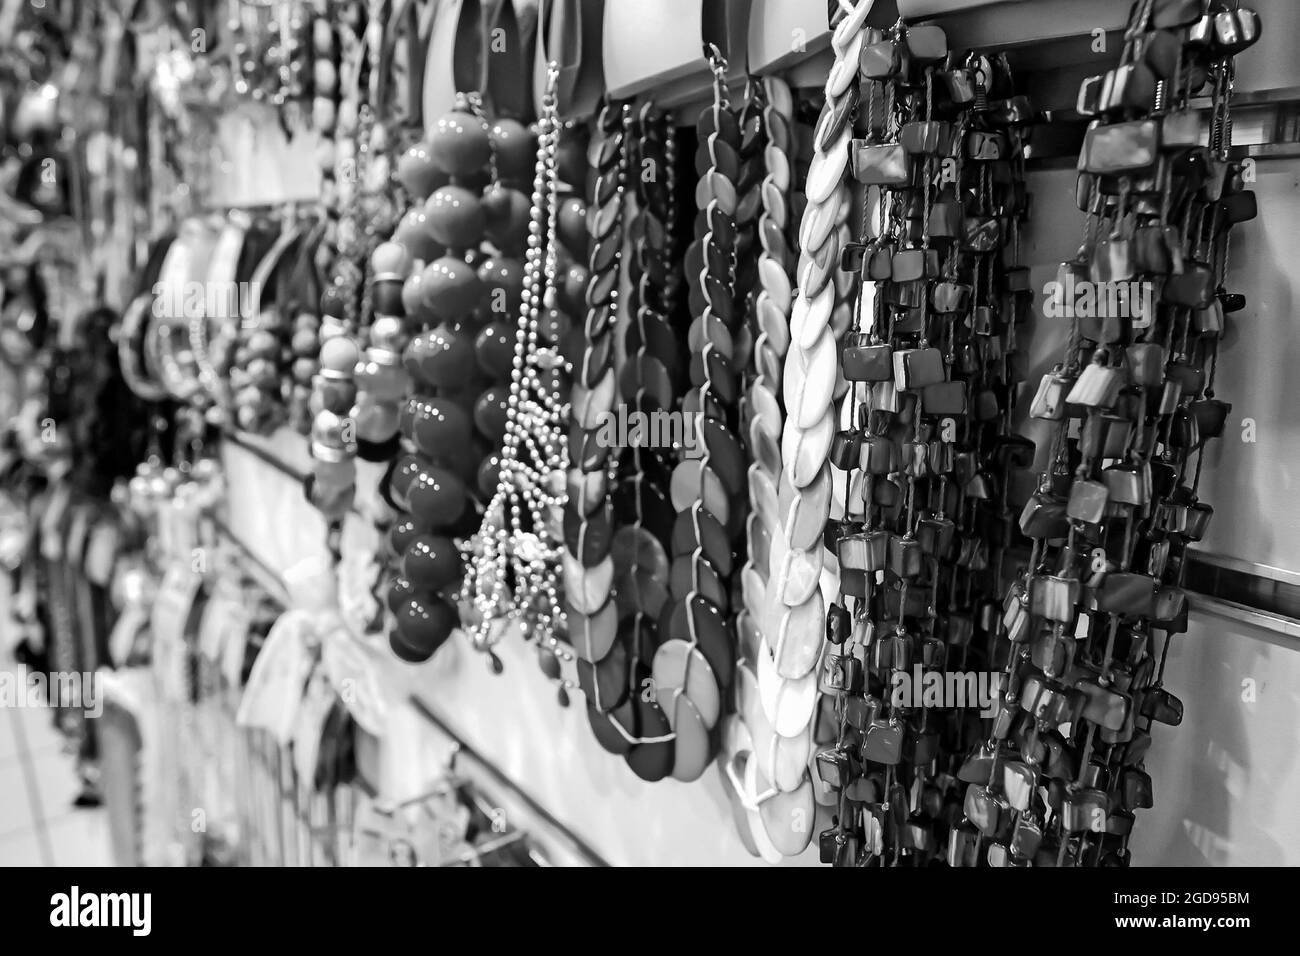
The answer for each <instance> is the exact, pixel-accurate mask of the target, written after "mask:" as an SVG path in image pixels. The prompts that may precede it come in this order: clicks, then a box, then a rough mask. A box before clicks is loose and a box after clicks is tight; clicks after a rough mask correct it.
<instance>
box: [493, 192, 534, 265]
mask: <svg viewBox="0 0 1300 956" xmlns="http://www.w3.org/2000/svg"><path fill="white" fill-rule="evenodd" d="M482 205H483V212H484V214H485V216H486V217H487V237H488V238H489V239H490V240H492V245H494V246H496V247H497V248H498V249H500V250H501V252H502V253H503V254H505V255H508V256H516V255H519V254H521V253H522V252H523V250H524V248H525V247H526V246H527V245H528V220H529V215H530V210H531V208H532V204H531V201H530V200H529V198H528V197H527V196H526V195H524V194H523V193H522V192H520V191H519V190H518V189H510V188H508V187H506V186H501V185H496V186H492V187H490V188H489V189H487V190H486V191H485V192H484V193H483V200H482Z"/></svg>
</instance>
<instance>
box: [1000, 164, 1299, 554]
mask: <svg viewBox="0 0 1300 956" xmlns="http://www.w3.org/2000/svg"><path fill="white" fill-rule="evenodd" d="M1256 174H1257V177H1258V182H1256V183H1255V184H1254V187H1253V188H1254V189H1255V191H1256V193H1257V194H1258V196H1259V208H1260V218H1259V219H1257V220H1255V221H1254V222H1250V223H1245V224H1243V225H1241V226H1239V227H1237V228H1236V229H1235V230H1233V238H1232V253H1231V258H1230V261H1229V274H1228V288H1229V289H1231V290H1234V291H1240V292H1244V293H1245V294H1246V296H1247V308H1246V311H1244V312H1242V313H1239V314H1238V315H1237V316H1235V317H1233V318H1230V319H1229V323H1230V330H1229V332H1228V334H1227V336H1226V337H1225V339H1224V341H1223V344H1222V346H1221V347H1220V352H1219V356H1220V357H1219V369H1218V373H1217V377H1216V379H1215V386H1216V392H1217V394H1218V396H1219V397H1220V398H1222V399H1224V400H1226V401H1228V402H1231V403H1232V414H1231V415H1230V416H1229V419H1228V428H1227V431H1226V433H1225V435H1224V437H1223V438H1222V439H1221V440H1220V441H1217V442H1213V443H1211V445H1210V447H1209V450H1208V451H1207V453H1206V456H1205V472H1204V476H1203V477H1202V479H1201V494H1200V497H1201V498H1202V499H1203V500H1205V501H1208V502H1209V503H1210V504H1211V505H1213V506H1214V509H1215V516H1214V520H1213V521H1212V522H1211V524H1210V533H1209V535H1208V537H1207V538H1206V540H1205V541H1203V542H1202V543H1201V545H1200V549H1201V550H1204V551H1209V552H1214V553H1218V554H1223V555H1226V556H1229V557H1233V558H1238V559H1240V560H1243V561H1250V562H1256V563H1259V564H1264V565H1269V566H1272V567H1278V568H1284V569H1288V570H1292V571H1300V508H1298V507H1296V496H1297V494H1298V493H1300V340H1298V339H1297V338H1296V335H1295V310H1296V308H1297V307H1298V306H1300V270H1298V269H1297V267H1296V264H1295V263H1296V258H1295V252H1296V250H1297V249H1300V160H1291V159H1278V160H1261V161H1260V162H1258V163H1257V164H1256ZM1074 178H1075V173H1074V170H1073V169H1069V170H1055V169H1054V170H1046V171H1037V172H1034V173H1032V174H1031V175H1030V183H1029V188H1030V189H1031V190H1032V192H1033V194H1034V219H1033V222H1032V223H1031V225H1030V228H1029V229H1028V231H1027V234H1026V236H1025V242H1024V244H1023V247H1022V248H1023V250H1024V257H1025V260H1026V261H1027V262H1028V263H1029V264H1030V266H1031V270H1032V271H1031V275H1032V280H1033V283H1034V288H1035V289H1036V290H1038V291H1039V292H1040V293H1042V292H1043V290H1044V288H1045V286H1046V284H1047V283H1048V282H1051V281H1052V280H1054V279H1055V278H1056V267H1057V264H1058V263H1059V262H1060V261H1061V260H1063V259H1066V258H1069V257H1071V256H1073V255H1074V254H1075V252H1076V251H1077V249H1078V247H1079V244H1080V242H1081V241H1082V234H1083V230H1082V224H1083V216H1082V213H1080V212H1079V211H1078V210H1077V209H1076V208H1075V206H1074ZM1043 298H1044V296H1043V295H1042V294H1040V295H1039V296H1038V298H1037V300H1036V305H1037V307H1038V310H1039V315H1038V317H1037V318H1036V319H1035V320H1034V322H1033V326H1032V328H1026V329H1025V336H1026V338H1025V339H1024V340H1023V341H1024V342H1025V343H1026V344H1027V346H1028V372H1029V377H1028V381H1029V383H1030V384H1029V386H1028V387H1030V388H1032V387H1034V386H1036V384H1037V382H1038V379H1039V377H1040V376H1041V375H1042V374H1043V373H1044V372H1046V371H1048V370H1050V368H1051V367H1052V364H1053V363H1054V362H1055V361H1057V360H1058V359H1059V358H1060V355H1061V349H1062V347H1063V346H1064V342H1065V335H1066V333H1067V332H1068V320H1065V319H1056V320H1053V319H1046V318H1043V317H1042V315H1041V308H1042V302H1043ZM1030 397H1032V392H1031V393H1030V394H1028V395H1026V396H1024V399H1023V401H1022V410H1021V411H1022V418H1023V414H1024V410H1025V409H1026V408H1027V406H1028V399H1029V398H1030ZM1251 423H1253V428H1251V427H1250V426H1251ZM1021 425H1022V427H1023V429H1024V431H1025V432H1026V433H1027V434H1029V435H1031V436H1032V437H1034V438H1035V439H1038V440H1040V445H1041V444H1042V441H1041V439H1043V438H1044V437H1045V435H1046V429H1045V428H1044V426H1045V425H1046V423H1044V422H1035V421H1023V420H1022V422H1021ZM1252 432H1253V435H1252ZM1252 437H1253V438H1254V440H1253V441H1250V440H1248V439H1250V438H1252Z"/></svg>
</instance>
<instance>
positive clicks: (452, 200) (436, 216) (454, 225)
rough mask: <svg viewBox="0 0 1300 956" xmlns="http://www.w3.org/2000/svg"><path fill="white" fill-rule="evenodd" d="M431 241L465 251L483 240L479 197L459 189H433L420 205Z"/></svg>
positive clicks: (484, 217) (444, 187)
mask: <svg viewBox="0 0 1300 956" xmlns="http://www.w3.org/2000/svg"><path fill="white" fill-rule="evenodd" d="M424 211H425V213H426V214H427V215H428V217H429V230H430V232H431V233H432V234H433V238H434V239H436V240H437V241H438V242H440V243H442V244H443V245H444V246H447V247H448V248H450V249H469V248H471V247H474V246H477V245H478V244H479V243H480V242H481V241H482V240H483V234H484V231H485V230H486V228H487V217H486V214H485V213H484V211H483V204H482V202H481V201H480V199H479V197H478V196H476V195H475V194H474V193H472V192H470V191H469V190H468V189H465V188H464V187H463V186H443V187H442V188H441V189H437V190H434V193H433V195H432V196H430V197H429V199H428V201H427V202H426V203H425V204H424Z"/></svg>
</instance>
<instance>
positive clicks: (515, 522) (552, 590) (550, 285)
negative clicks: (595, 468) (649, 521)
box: [461, 64, 568, 650]
mask: <svg viewBox="0 0 1300 956" xmlns="http://www.w3.org/2000/svg"><path fill="white" fill-rule="evenodd" d="M558 74H559V70H558V67H557V66H556V65H555V64H551V65H550V66H549V67H548V69H547V85H546V92H545V95H544V96H543V99H542V107H543V111H542V117H541V121H540V129H539V133H538V142H537V165H536V170H535V174H534V178H533V201H532V222H531V223H530V225H529V238H528V252H527V258H526V261H525V271H524V294H523V305H522V306H521V308H520V311H519V321H518V326H517V329H516V335H515V358H514V363H513V369H512V371H511V376H510V393H509V398H508V400H507V407H506V429H505V438H504V445H503V447H502V450H501V459H500V478H499V481H498V484H497V488H496V491H495V493H494V494H493V496H492V499H491V501H489V503H488V505H487V508H486V509H485V512H484V516H483V523H482V525H481V526H480V528H479V531H478V533H477V534H475V535H474V537H473V539H472V540H471V542H470V543H469V544H468V545H467V546H466V549H465V554H466V562H467V565H468V572H467V574H466V577H465V584H464V587H463V589H462V592H461V593H462V598H463V601H464V603H466V604H467V605H468V607H469V608H470V609H471V610H472V611H473V617H472V619H471V621H470V622H469V627H468V633H469V636H470V640H471V641H472V642H473V644H474V646H475V647H477V648H479V649H481V650H488V649H490V648H491V646H492V644H494V643H495V642H496V641H497V640H498V639H499V638H500V636H501V632H500V630H499V622H500V621H501V619H503V618H504V619H507V620H509V621H511V622H518V624H519V626H520V627H521V628H522V630H523V633H524V636H525V638H532V637H534V636H537V635H548V634H551V633H552V632H553V631H554V630H555V629H556V628H557V627H559V626H562V624H563V620H564V616H563V610H562V609H561V606H560V598H559V580H558V578H559V576H558V573H557V569H558V568H559V566H560V562H561V560H562V550H563V549H562V545H561V542H560V533H559V527H558V524H559V520H560V509H561V508H562V506H563V503H564V473H565V468H566V465H567V461H568V449H567V441H566V436H565V430H564V429H565V423H566V415H565V414H564V413H565V411H566V409H565V406H564V403H563V400H562V399H561V397H560V396H559V394H558V393H557V391H556V390H555V388H554V387H553V385H552V377H551V375H550V374H549V373H550V372H551V371H552V370H553V369H555V368H557V367H558V366H559V364H560V362H561V359H560V357H559V354H558V352H557V351H556V350H555V349H554V348H553V347H551V346H547V345H544V344H543V343H542V341H541V336H540V335H539V325H540V320H541V316H542V311H543V310H544V309H551V308H553V307H554V304H555V302H554V299H555V294H556V293H555V278H556V255H557V242H558V238H557V214H558V201H557V200H558V196H557V176H556V166H555V145H556V137H557V136H558V132H559V125H558V122H557V119H556V98H555V82H556V78H557V76H558Z"/></svg>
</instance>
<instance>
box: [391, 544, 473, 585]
mask: <svg viewBox="0 0 1300 956" xmlns="http://www.w3.org/2000/svg"><path fill="white" fill-rule="evenodd" d="M394 544H396V537H394ZM402 573H403V575H405V577H406V578H407V580H409V581H410V582H411V583H412V584H413V585H414V586H415V587H417V588H419V589H422V590H425V591H441V590H442V589H443V588H445V587H448V586H449V585H451V584H452V583H454V582H455V581H456V579H457V578H459V577H460V574H461V563H460V553H459V552H458V551H457V550H456V544H455V542H454V541H452V540H451V538H448V537H445V536H443V535H435V534H422V535H419V536H417V537H415V538H413V539H412V540H410V541H409V543H407V544H406V545H405V546H404V547H403V549H402Z"/></svg>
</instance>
